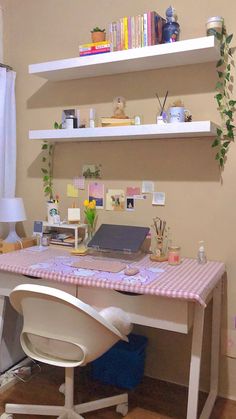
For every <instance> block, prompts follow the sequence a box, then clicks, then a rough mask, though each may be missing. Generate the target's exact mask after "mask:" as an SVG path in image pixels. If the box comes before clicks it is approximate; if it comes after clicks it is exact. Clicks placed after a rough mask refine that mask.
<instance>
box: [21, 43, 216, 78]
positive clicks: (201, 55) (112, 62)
mask: <svg viewBox="0 0 236 419" xmlns="http://www.w3.org/2000/svg"><path fill="white" fill-rule="evenodd" d="M219 56H220V52H219V44H218V42H217V40H216V38H215V37H214V36H205V37H202V38H195V39H187V40H184V41H178V42H174V43H168V44H160V45H153V46H149V47H143V48H133V49H129V50H124V51H115V52H109V53H105V54H99V55H91V56H88V57H75V58H68V59H64V60H56V61H48V62H44V63H38V64H30V65H29V73H30V74H35V75H37V76H40V77H44V78H46V79H48V80H51V81H59V80H70V79H82V78H87V77H97V76H104V75H111V74H119V73H128V72H134V71H143V70H154V69H158V68H165V67H176V66H180V65H187V64H197V63H204V62H212V61H216V60H218V58H219Z"/></svg>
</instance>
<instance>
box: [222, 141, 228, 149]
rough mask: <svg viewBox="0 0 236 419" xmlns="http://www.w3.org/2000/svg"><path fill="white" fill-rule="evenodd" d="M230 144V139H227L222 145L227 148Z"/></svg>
mask: <svg viewBox="0 0 236 419" xmlns="http://www.w3.org/2000/svg"><path fill="white" fill-rule="evenodd" d="M229 144H230V141H225V142H224V143H223V145H222V147H224V148H227V147H228V146H229Z"/></svg>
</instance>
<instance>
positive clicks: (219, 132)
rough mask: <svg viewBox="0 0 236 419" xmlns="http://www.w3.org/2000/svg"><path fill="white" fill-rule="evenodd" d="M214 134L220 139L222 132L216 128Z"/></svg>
mask: <svg viewBox="0 0 236 419" xmlns="http://www.w3.org/2000/svg"><path fill="white" fill-rule="evenodd" d="M216 132H217V135H218V137H220V136H221V134H222V132H223V131H222V129H220V128H217V129H216Z"/></svg>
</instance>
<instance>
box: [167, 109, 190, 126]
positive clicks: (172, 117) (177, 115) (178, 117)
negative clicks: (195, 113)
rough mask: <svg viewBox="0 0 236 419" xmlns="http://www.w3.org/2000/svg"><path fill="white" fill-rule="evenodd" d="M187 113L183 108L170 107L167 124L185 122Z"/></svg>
mask: <svg viewBox="0 0 236 419" xmlns="http://www.w3.org/2000/svg"><path fill="white" fill-rule="evenodd" d="M187 112H189V111H188V109H185V108H184V107H183V106H171V107H170V108H169V109H168V122H169V123H175V122H185V114H186V113H187Z"/></svg>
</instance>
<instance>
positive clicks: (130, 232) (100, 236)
mask: <svg viewBox="0 0 236 419" xmlns="http://www.w3.org/2000/svg"><path fill="white" fill-rule="evenodd" d="M148 233H149V227H136V226H125V225H116V224H102V225H101V226H100V227H99V229H98V230H97V231H96V233H95V235H94V236H93V238H92V240H90V242H89V243H88V247H91V248H94V249H97V250H111V251H122V252H138V251H139V250H140V247H141V245H142V243H143V242H144V240H145V238H146V236H147V234H148Z"/></svg>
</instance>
